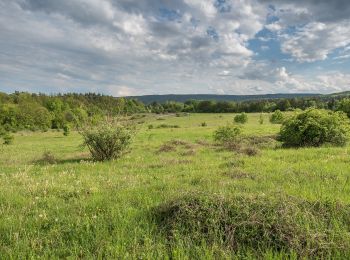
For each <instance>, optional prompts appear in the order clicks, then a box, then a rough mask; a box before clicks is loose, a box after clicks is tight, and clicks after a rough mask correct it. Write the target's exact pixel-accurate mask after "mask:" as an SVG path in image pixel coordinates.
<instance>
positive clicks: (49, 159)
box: [37, 151, 57, 164]
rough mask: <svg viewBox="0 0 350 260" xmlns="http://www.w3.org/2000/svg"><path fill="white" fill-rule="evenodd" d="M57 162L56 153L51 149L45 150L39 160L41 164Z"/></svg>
mask: <svg viewBox="0 0 350 260" xmlns="http://www.w3.org/2000/svg"><path fill="white" fill-rule="evenodd" d="M56 162H57V160H56V157H55V155H54V154H53V153H52V152H51V151H45V152H44V153H43V155H42V156H41V158H40V159H39V160H38V161H37V163H39V164H55V163H56Z"/></svg>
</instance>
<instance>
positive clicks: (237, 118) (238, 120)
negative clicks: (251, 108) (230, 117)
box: [234, 112, 248, 124]
mask: <svg viewBox="0 0 350 260" xmlns="http://www.w3.org/2000/svg"><path fill="white" fill-rule="evenodd" d="M234 121H235V122H236V123H240V124H245V123H247V122H248V116H247V114H246V113H244V112H243V113H240V114H238V115H236V116H235V117H234Z"/></svg>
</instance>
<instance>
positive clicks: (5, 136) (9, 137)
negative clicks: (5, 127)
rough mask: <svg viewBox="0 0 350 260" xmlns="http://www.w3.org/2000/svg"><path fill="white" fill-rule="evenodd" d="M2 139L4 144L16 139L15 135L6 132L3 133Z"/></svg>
mask: <svg viewBox="0 0 350 260" xmlns="http://www.w3.org/2000/svg"><path fill="white" fill-rule="evenodd" d="M2 139H3V140H4V144H6V145H10V144H12V143H13V140H14V139H15V138H14V136H13V135H11V134H9V133H6V134H4V135H3V137H2Z"/></svg>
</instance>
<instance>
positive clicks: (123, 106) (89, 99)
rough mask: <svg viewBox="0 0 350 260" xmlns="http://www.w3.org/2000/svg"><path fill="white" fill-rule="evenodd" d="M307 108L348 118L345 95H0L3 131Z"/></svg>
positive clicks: (0, 122) (18, 93) (348, 111)
mask: <svg viewBox="0 0 350 260" xmlns="http://www.w3.org/2000/svg"><path fill="white" fill-rule="evenodd" d="M309 107H316V108H326V109H330V110H341V111H344V112H346V113H347V114H348V115H350V99H349V98H347V96H346V95H329V96H327V95H326V96H318V97H317V96H316V97H295V98H290V99H286V98H281V99H261V100H251V101H242V102H232V101H211V100H203V101H198V100H188V101H186V102H184V103H180V102H175V101H168V102H165V103H158V102H153V103H150V104H148V105H145V104H143V103H142V102H141V101H138V100H136V99H130V98H115V97H112V96H105V95H100V94H93V93H87V94H57V95H45V94H31V93H25V92H15V93H13V94H5V93H0V127H1V129H0V130H2V131H7V132H15V131H19V130H33V131H34V130H42V131H46V130H48V129H63V128H64V127H67V126H69V127H79V126H80V125H82V124H84V123H86V122H89V123H92V124H97V123H98V122H99V121H100V120H101V119H103V118H104V117H105V116H117V115H130V114H134V113H145V112H147V113H178V112H193V113H237V112H247V113H249V112H273V111H276V110H280V111H289V110H293V109H303V110H304V109H306V108H309Z"/></svg>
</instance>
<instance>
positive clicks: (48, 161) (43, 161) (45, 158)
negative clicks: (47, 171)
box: [33, 152, 93, 165]
mask: <svg viewBox="0 0 350 260" xmlns="http://www.w3.org/2000/svg"><path fill="white" fill-rule="evenodd" d="M92 161H93V160H92V159H91V158H89V157H84V156H80V157H73V158H67V159H58V158H56V157H55V155H54V154H53V153H51V152H45V153H44V154H43V155H42V157H41V158H39V159H36V160H34V161H33V163H34V164H36V165H54V164H57V165H59V164H74V163H83V162H92Z"/></svg>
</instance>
